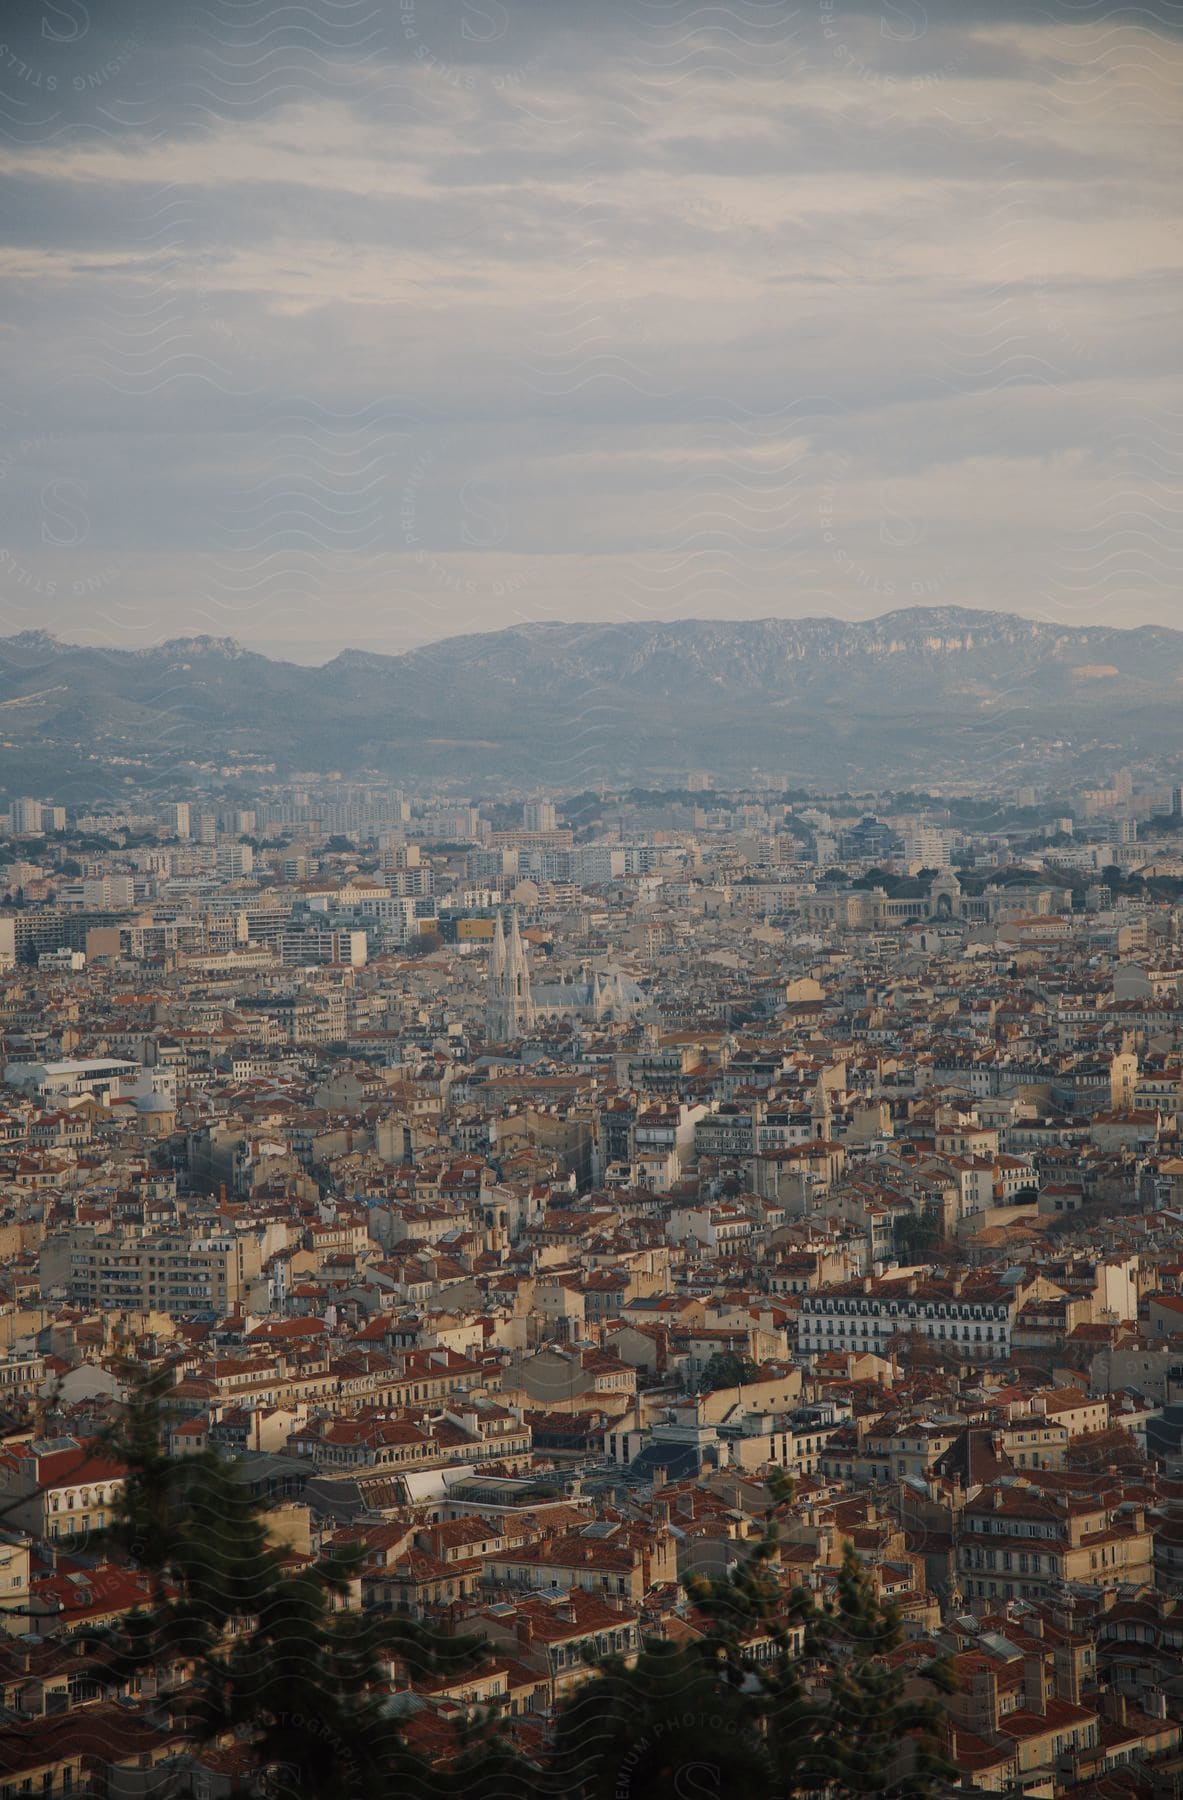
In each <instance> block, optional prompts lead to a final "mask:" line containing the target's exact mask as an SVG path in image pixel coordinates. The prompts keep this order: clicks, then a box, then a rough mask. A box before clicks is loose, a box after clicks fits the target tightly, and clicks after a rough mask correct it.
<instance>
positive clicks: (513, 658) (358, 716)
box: [0, 607, 1183, 780]
mask: <svg viewBox="0 0 1183 1800" xmlns="http://www.w3.org/2000/svg"><path fill="white" fill-rule="evenodd" d="M1181 682H1183V632H1179V631H1173V630H1168V629H1165V628H1162V627H1154V626H1145V627H1141V628H1138V629H1133V630H1124V629H1121V628H1118V627H1111V626H1092V625H1089V626H1081V627H1072V626H1063V625H1049V624H1042V623H1039V622H1036V621H1033V620H1029V619H1024V618H1020V617H1018V616H1016V615H1013V614H1008V613H979V612H972V611H968V610H962V609H958V608H952V607H933V608H912V609H908V610H906V611H900V612H895V613H890V614H887V615H885V616H883V617H880V618H877V619H872V620H869V621H866V622H846V621H840V620H832V619H756V620H737V621H734V622H728V621H723V620H675V621H669V622H654V623H647V622H637V623H633V622H628V623H612V624H589V625H570V624H561V623H535V624H528V625H520V626H514V627H511V628H509V629H506V630H503V631H497V632H490V633H483V634H479V635H473V636H468V637H458V638H450V639H444V640H442V641H441V642H438V643H435V644H431V645H428V646H425V647H424V648H421V649H418V650H413V651H409V652H407V653H406V654H404V655H401V656H389V655H383V654H380V653H377V652H370V651H365V650H353V649H351V650H345V651H342V652H341V653H340V654H339V655H337V656H336V657H334V658H333V660H332V661H331V662H328V663H326V664H324V665H323V667H320V668H308V667H304V666H301V665H298V664H294V663H287V662H283V661H281V660H279V659H274V658H270V657H267V656H263V655H260V654H259V653H258V652H256V651H252V650H249V649H246V648H244V647H243V646H242V645H240V644H238V643H236V642H235V641H234V640H233V639H232V638H225V637H201V636H195V637H183V638H178V639H174V640H172V641H170V642H167V643H163V644H160V645H158V646H155V647H153V648H149V649H137V650H114V649H111V650H109V649H106V648H91V647H86V646H81V645H75V644H67V643H63V642H61V641H60V640H59V639H57V638H55V637H53V636H52V634H50V633H47V632H40V631H35V632H23V633H21V634H19V635H18V636H16V637H11V638H6V639H0V705H2V706H3V707H4V709H5V710H4V712H3V715H2V717H3V730H4V734H5V737H6V741H7V744H8V746H9V748H10V749H15V748H17V747H33V746H34V745H37V744H41V745H44V746H45V747H46V748H47V749H49V748H51V747H56V748H57V749H58V750H59V751H64V750H65V749H66V747H67V746H72V747H74V748H76V749H77V748H79V747H80V740H83V739H85V740H89V742H90V743H91V745H92V746H93V747H96V748H98V749H99V750H100V752H101V753H103V754H106V753H109V752H114V750H115V749H116V747H117V746H119V745H121V744H123V745H126V746H127V747H128V748H130V749H136V748H138V749H141V750H142V749H144V748H145V747H147V748H151V747H152V746H153V745H155V746H157V747H158V749H159V753H160V755H161V756H162V757H166V756H167V755H168V754H169V753H170V751H171V752H172V753H175V754H176V755H178V756H179V755H181V754H182V753H183V754H184V755H186V756H189V757H192V756H194V755H196V754H198V753H199V752H200V753H201V754H203V755H204V756H223V755H229V754H232V753H237V754H244V753H249V754H255V755H263V756H267V757H269V758H272V759H274V760H275V761H276V763H277V765H278V766H279V767H280V768H281V769H282V768H283V767H285V766H299V767H304V768H310V767H312V768H315V767H323V766H327V765H332V766H334V767H340V766H347V767H350V768H362V767H370V768H376V769H386V768H389V769H391V770H393V771H397V772H405V773H407V774H418V775H427V774H431V773H433V772H437V773H457V772H460V770H461V769H462V768H463V766H464V762H465V756H466V754H468V752H467V751H466V746H467V745H471V744H474V743H477V742H479V743H480V744H481V745H482V746H484V748H483V749H482V752H481V757H480V764H481V772H483V773H490V774H492V773H504V774H520V773H523V772H529V771H530V770H531V769H532V770H533V772H534V773H536V774H537V775H538V777H539V778H542V777H544V776H545V774H546V773H547V766H548V762H549V761H550V760H552V759H556V758H557V759H558V761H559V762H560V763H562V762H564V761H565V762H566V763H570V764H571V765H572V766H571V767H570V769H569V770H568V774H569V776H570V779H572V780H576V779H578V778H579V774H580V771H581V770H582V772H583V773H584V774H586V775H588V776H589V777H590V776H592V775H597V776H598V775H600V774H604V775H607V774H629V773H634V774H637V773H639V774H643V773H655V772H659V771H663V770H670V769H674V768H676V767H679V766H682V765H685V764H686V763H687V762H690V763H696V762H705V763H706V764H707V765H708V766H720V767H724V766H727V767H737V768H738V767H743V768H748V767H751V766H756V765H759V766H769V765H776V764H783V765H784V766H785V767H786V768H789V769H794V768H798V769H801V770H803V771H805V772H813V771H814V770H820V769H821V768H822V767H824V766H830V767H831V769H832V773H833V775H834V778H835V779H838V778H839V777H841V778H842V779H847V778H849V777H850V776H851V775H852V774H853V772H854V771H855V770H857V769H859V768H861V767H865V766H868V765H871V766H873V765H875V764H876V763H879V762H883V761H884V759H886V761H887V763H889V764H890V765H891V767H892V768H893V770H895V771H896V773H897V775H905V776H906V775H907V774H908V772H909V770H911V773H912V774H913V775H914V776H915V777H916V778H919V776H920V775H921V774H922V773H923V768H924V767H926V766H927V765H928V764H929V762H930V760H931V757H932V755H933V753H934V746H935V747H937V748H940V747H941V746H944V749H943V750H942V754H947V755H952V756H953V757H954V759H956V757H957V756H958V755H960V754H962V753H963V752H962V751H961V750H960V749H959V748H958V746H959V745H961V744H964V754H965V755H973V754H977V752H975V751H974V750H973V748H972V745H973V743H974V742H980V743H982V744H988V746H989V752H990V754H991V755H993V756H995V757H999V758H1003V757H1005V756H1006V754H1007V753H1008V752H1007V746H1008V744H1009V745H1010V748H1011V750H1013V751H1014V753H1015V755H1016V756H1017V755H1018V754H1019V750H1020V747H1021V746H1024V745H1026V744H1027V742H1028V740H1029V739H1030V738H1032V737H1033V736H1034V737H1035V738H1041V737H1043V736H1048V737H1049V738H1051V737H1054V736H1055V735H1057V734H1062V733H1064V732H1066V731H1067V732H1071V733H1072V734H1073V736H1074V737H1075V738H1076V739H1079V738H1080V736H1081V734H1082V733H1084V734H1085V736H1087V737H1090V738H1091V737H1096V736H1098V735H1106V734H1107V735H1108V736H1110V737H1111V738H1116V739H1119V740H1120V741H1121V742H1122V743H1123V744H1124V743H1126V742H1127V740H1129V741H1132V736H1131V734H1134V735H1135V736H1136V735H1137V734H1138V733H1140V734H1141V736H1142V738H1145V739H1146V740H1147V743H1148V745H1150V744H1152V742H1154V741H1157V738H1158V737H1162V736H1165V735H1166V734H1170V733H1173V732H1174V731H1176V730H1177V724H1178V707H1179V688H1180V683H1181ZM14 703H17V704H14ZM576 763H577V764H578V767H576V766H575V764H576ZM913 763H915V764H916V767H915V769H912V764H913ZM556 778H560V776H558V775H556Z"/></svg>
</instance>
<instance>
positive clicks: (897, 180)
mask: <svg viewBox="0 0 1183 1800" xmlns="http://www.w3.org/2000/svg"><path fill="white" fill-rule="evenodd" d="M1181 19H1183V9H1180V8H1179V7H1177V6H1169V5H1167V6H1159V7H1156V8H1155V9H1154V11H1151V10H1150V9H1148V8H1147V9H1138V8H1130V7H1124V6H1123V7H1121V8H1117V7H1116V6H1106V5H1102V4H1097V5H1093V4H1087V5H1086V4H1082V5H1077V4H1071V3H1069V0H1062V3H1057V4H1050V5H1040V6H1039V7H1038V8H1034V7H1032V6H1030V5H1029V4H1019V3H1018V0H1014V3H1013V4H1010V3H1007V4H999V3H991V4H988V5H984V6H983V5H980V4H973V5H969V4H964V5H958V4H954V3H953V0H943V3H942V4H937V3H936V0H934V3H932V4H928V3H927V0H926V4H925V5H924V6H920V5H919V4H918V3H917V0H890V3H889V0H876V3H874V4H870V3H865V0H807V3H804V4H799V5H796V6H791V5H787V4H786V5H781V4H779V3H775V4H769V3H767V0H733V3H731V4H728V5H726V6H722V5H719V6H715V5H709V4H708V5H706V6H703V5H701V4H691V3H690V0H605V3H603V4H597V5H595V6H594V7H591V6H588V5H586V4H575V3H574V0H546V3H545V4H544V3H543V0H514V3H512V4H511V3H510V0H505V3H504V4H499V3H496V0H431V3H430V4H428V0H391V3H390V4H385V3H384V4H382V5H379V4H377V0H316V3H315V4H311V5H303V6H293V7H284V8H282V9H278V10H277V9H274V8H273V7H271V6H270V5H268V4H264V3H263V0H249V3H248V4H245V5H243V4H239V3H237V0H236V3H235V4H234V5H230V4H229V0H213V3H209V4H206V5H204V6H202V7H193V6H188V5H186V6H181V5H179V4H178V5H176V6H168V5H151V6H149V5H146V4H145V5H143V6H138V5H136V4H135V0H119V3H118V4H112V5H108V6H104V7H102V8H100V7H98V6H94V5H90V6H83V5H81V4H80V3H79V0H55V4H53V5H51V4H49V0H44V4H42V3H41V0H35V3H34V4H32V5H30V6H29V7H28V8H23V9H20V18H19V20H18V21H16V22H15V23H14V24H13V25H12V26H10V25H9V24H8V22H7V21H6V24H5V33H6V42H4V43H3V45H0V126H2V127H3V129H2V131H0V178H2V179H3V182H4V191H5V205H4V207H3V209H2V211H0V277H2V278H3V280H4V283H5V288H6V306H5V311H4V320H3V323H2V324H0V366H2V367H3V371H4V385H3V388H2V390H0V392H2V393H3V406H2V407H0V547H3V548H4V549H5V550H7V551H8V552H9V562H8V564H7V565H6V566H7V567H8V569H9V590H8V591H7V592H5V593H0V602H2V603H3V605H4V607H5V608H6V609H7V610H6V611H5V612H4V613H3V614H0V617H3V618H17V617H19V618H20V619H22V620H24V621H25V622H27V615H28V613H29V611H30V609H32V610H39V611H40V613H41V614H42V615H43V622H45V623H47V624H49V625H50V626H52V627H53V628H54V629H57V630H59V631H60V632H62V633H63V635H78V636H83V637H85V638H86V639H87V641H90V642H96V641H103V634H104V633H108V634H110V636H111V639H112V641H128V640H129V639H130V640H134V641H146V640H150V639H151V638H162V637H167V636H171V635H175V634H177V633H178V632H183V631H187V630H197V629H217V630H218V631H233V632H234V633H235V634H236V635H239V636H240V637H242V638H243V639H244V640H245V641H248V642H250V643H252V644H256V645H259V646H262V647H268V648H272V649H274V650H277V651H280V652H289V653H293V654H299V655H301V656H306V657H311V658H314V659H315V658H317V657H319V656H321V655H322V654H323V655H325V656H329V655H332V654H334V653H335V652H336V651H337V650H338V649H339V648H341V646H342V644H343V643H347V642H353V643H359V644H365V643H371V642H373V643H378V644H379V645H380V646H381V647H382V648H385V649H394V648H398V647H399V646H400V645H402V644H404V643H405V644H409V643H415V642H421V641H424V640H426V639H428V638H430V637H432V636H436V635H440V634H443V633H447V632H451V631H456V630H467V629H472V628H474V625H476V624H480V625H483V626H486V627H488V626H494V625H497V624H503V623H511V622H516V621H517V620H520V619H521V618H524V617H538V618H550V617H567V618H580V617H583V618H592V619H598V618H604V619H607V618H615V617H621V616H642V615H646V614H648V615H653V616H662V617H673V616H677V614H678V613H679V612H684V613H686V614H689V615H693V616H698V617H701V616H706V615H707V614H709V613H711V612H714V613H716V614H721V615H728V614H740V613H742V614H744V615H748V616H751V615H758V614H764V613H768V614H771V613H800V612H808V611H818V610H822V609H826V608H829V609H832V610H835V611H837V612H840V613H843V614H844V616H851V617H854V616H866V615H867V614H868V613H870V612H874V611H876V610H882V607H883V605H885V604H887V603H890V602H891V601H893V600H894V601H898V600H899V599H900V598H907V599H913V598H915V599H920V600H925V599H930V600H939V601H941V602H943V603H949V602H953V601H955V602H957V603H961V604H967V605H979V606H991V607H1015V608H1016V609H1018V610H1022V611H1033V612H1039V613H1042V615H1043V616H1058V617H1064V618H1066V619H1067V618H1070V617H1072V616H1073V615H1074V612H1075V614H1076V615H1078V616H1080V617H1082V618H1084V617H1087V618H1089V619H1090V620H1096V619H1098V618H1110V619H1112V620H1113V621H1114V622H1117V621H1128V622H1139V621H1142V620H1158V621H1160V622H1174V619H1175V608H1176V598H1175V596H1176V591H1177V578H1178V574H1179V567H1178V558H1179V544H1180V540H1181V538H1183V534H1180V533H1179V532H1178V531H1177V529H1175V528H1174V519H1173V517H1172V515H1171V512H1170V510H1169V505H1168V506H1167V507H1166V508H1165V509H1164V506H1163V504H1162V495H1163V494H1164V493H1165V494H1168V495H1169V494H1170V493H1171V492H1177V491H1178V486H1179V483H1178V479H1177V478H1178V476H1179V474H1180V473H1183V471H1180V470H1179V469H1178V468H1177V463H1178V460H1179V446H1180V444H1181V443H1183V421H1181V418H1180V404H1179V400H1180V396H1179V387H1180V378H1179V376H1178V374H1177V370H1178V367H1179V329H1180V328H1179V320H1180V317H1181V316H1183V308H1181V307H1180V297H1181V296H1180V284H1181V271H1180V254H1181V253H1180V246H1181V243H1183V234H1181V232H1180V223H1181V215H1183V200H1181V199H1180V197H1179V192H1180V190H1179V182H1178V178H1177V177H1178V153H1179V140H1178V118H1179V107H1178V102H1179V99H1180V89H1181V85H1183V45H1181V43H1180V36H1179V30H1178V26H1179V23H1180V20H1181ZM18 27H19V30H18ZM63 521H66V523H63ZM1102 525H1103V527H1104V529H1102ZM14 569H17V570H19V571H21V572H22V573H21V579H20V581H19V583H14V581H13V576H12V571H13V570H14ZM889 590H890V591H889ZM22 609H23V610H22Z"/></svg>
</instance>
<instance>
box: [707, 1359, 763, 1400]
mask: <svg viewBox="0 0 1183 1800" xmlns="http://www.w3.org/2000/svg"><path fill="white" fill-rule="evenodd" d="M759 1375H760V1371H759V1369H758V1368H757V1366H756V1364H755V1363H754V1362H753V1361H752V1359H751V1357H750V1356H737V1355H736V1353H735V1351H734V1350H716V1351H715V1353H714V1355H713V1356H712V1357H711V1358H710V1359H709V1361H708V1362H707V1365H706V1367H705V1368H704V1369H703V1372H702V1374H701V1375H700V1377H699V1381H698V1391H699V1393H700V1394H713V1393H714V1392H715V1390H716V1388H729V1387H746V1386H747V1385H748V1383H749V1382H750V1381H756V1380H758V1379H759Z"/></svg>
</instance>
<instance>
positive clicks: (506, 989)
mask: <svg viewBox="0 0 1183 1800" xmlns="http://www.w3.org/2000/svg"><path fill="white" fill-rule="evenodd" d="M533 1023H534V999H533V996H532V994H531V992H530V968H529V965H528V963H527V962H526V947H525V945H524V944H523V943H522V938H521V933H520V932H519V930H518V915H517V908H516V907H515V908H514V910H513V911H512V912H511V913H510V915H509V939H508V941H507V940H506V936H505V928H504V926H503V925H502V922H501V914H500V913H498V914H497V919H496V923H495V924H494V926H493V947H492V949H491V950H490V952H489V990H488V999H487V1002H486V1006H485V1034H486V1036H487V1037H488V1038H489V1040H490V1042H491V1043H494V1044H508V1043H509V1042H511V1040H512V1039H514V1038H518V1037H521V1035H522V1033H523V1032H524V1031H529V1030H530V1028H531V1026H532V1025H533Z"/></svg>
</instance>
